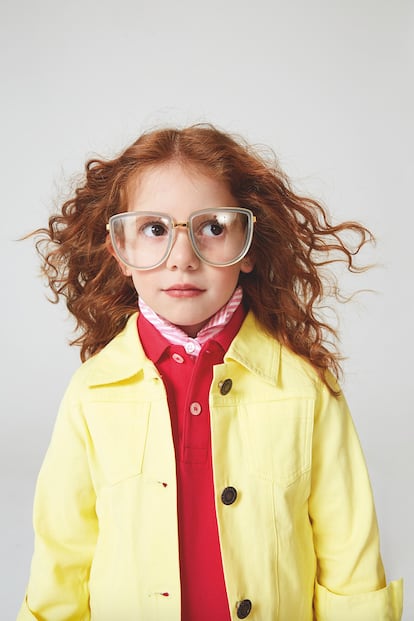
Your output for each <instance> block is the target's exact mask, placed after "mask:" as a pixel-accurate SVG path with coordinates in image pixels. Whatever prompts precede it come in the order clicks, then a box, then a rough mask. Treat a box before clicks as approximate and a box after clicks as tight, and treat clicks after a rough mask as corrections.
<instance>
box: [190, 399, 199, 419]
mask: <svg viewBox="0 0 414 621" xmlns="http://www.w3.org/2000/svg"><path fill="white" fill-rule="evenodd" d="M190 412H191V414H192V415H193V416H198V415H199V414H201V405H200V403H198V402H197V401H193V403H192V404H191V405H190Z"/></svg>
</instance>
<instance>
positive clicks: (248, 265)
mask: <svg viewBox="0 0 414 621" xmlns="http://www.w3.org/2000/svg"><path fill="white" fill-rule="evenodd" d="M253 268H254V260H253V257H251V256H249V255H246V256H245V257H244V259H242V260H241V263H240V271H241V272H243V274H249V273H250V272H252V271H253Z"/></svg>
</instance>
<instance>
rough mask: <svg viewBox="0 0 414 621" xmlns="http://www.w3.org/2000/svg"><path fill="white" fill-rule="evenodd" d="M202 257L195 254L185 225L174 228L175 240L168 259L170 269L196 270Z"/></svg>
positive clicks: (167, 265) (167, 264)
mask: <svg viewBox="0 0 414 621" xmlns="http://www.w3.org/2000/svg"><path fill="white" fill-rule="evenodd" d="M199 265H200V259H199V258H198V257H197V255H196V254H195V252H194V250H193V247H192V245H191V241H190V238H189V236H188V229H187V227H186V226H185V225H179V226H176V227H175V228H174V241H173V245H172V248H171V251H170V254H169V255H168V258H167V261H166V267H167V268H168V269H169V270H177V269H180V270H195V269H197V268H198V266H199Z"/></svg>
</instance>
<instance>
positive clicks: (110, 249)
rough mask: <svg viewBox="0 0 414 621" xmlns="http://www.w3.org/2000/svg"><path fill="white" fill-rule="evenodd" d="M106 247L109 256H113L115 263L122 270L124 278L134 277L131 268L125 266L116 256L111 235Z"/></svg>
mask: <svg viewBox="0 0 414 621" xmlns="http://www.w3.org/2000/svg"><path fill="white" fill-rule="evenodd" d="M105 246H106V249H107V251H108V252H109V254H111V255H112V256H113V257H114V259H115V261H116V262H117V263H118V265H119V269H120V270H121V272H122V273H123V275H124V276H132V273H131V270H130V268H129V267H128V266H127V265H125V263H122V261H121V259H120V258H119V257H118V255H117V254H116V252H115V250H114V247H113V245H112V242H111V238H110V237H109V235H107V236H106V240H105Z"/></svg>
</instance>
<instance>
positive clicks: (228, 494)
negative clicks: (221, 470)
mask: <svg viewBox="0 0 414 621" xmlns="http://www.w3.org/2000/svg"><path fill="white" fill-rule="evenodd" d="M236 498H237V490H236V488H235V487H225V488H224V490H223V492H222V494H221V500H222V502H223V504H224V505H232V504H233V502H234V501H235V500H236Z"/></svg>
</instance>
